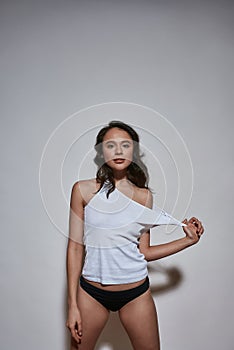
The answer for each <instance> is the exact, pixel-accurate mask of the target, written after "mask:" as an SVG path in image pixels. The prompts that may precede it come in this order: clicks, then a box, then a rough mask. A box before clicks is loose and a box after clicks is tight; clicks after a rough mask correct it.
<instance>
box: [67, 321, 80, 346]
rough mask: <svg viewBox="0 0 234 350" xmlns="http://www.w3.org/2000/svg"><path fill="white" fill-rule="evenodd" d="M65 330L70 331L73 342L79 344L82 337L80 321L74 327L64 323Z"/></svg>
mask: <svg viewBox="0 0 234 350" xmlns="http://www.w3.org/2000/svg"><path fill="white" fill-rule="evenodd" d="M66 326H67V328H68V329H69V330H70V332H71V335H72V337H73V338H74V339H75V341H76V342H77V343H78V344H80V343H81V337H82V325H81V321H77V322H76V323H75V324H74V325H69V324H68V323H66Z"/></svg>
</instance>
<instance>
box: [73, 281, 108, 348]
mask: <svg viewBox="0 0 234 350" xmlns="http://www.w3.org/2000/svg"><path fill="white" fill-rule="evenodd" d="M78 308H79V310H80V313H81V319H82V334H83V335H82V338H81V344H77V342H76V341H75V340H73V338H71V348H70V350H77V349H79V350H93V349H94V347H95V344H96V342H97V339H98V337H99V335H100V334H101V332H102V330H103V328H104V327H105V324H106V322H107V321H108V318H109V311H108V310H107V309H106V308H104V307H103V306H102V305H101V304H100V303H99V302H98V301H96V300H95V299H94V298H93V297H91V296H90V295H89V294H88V293H86V292H85V291H84V290H83V289H82V288H81V287H80V286H79V289H78Z"/></svg>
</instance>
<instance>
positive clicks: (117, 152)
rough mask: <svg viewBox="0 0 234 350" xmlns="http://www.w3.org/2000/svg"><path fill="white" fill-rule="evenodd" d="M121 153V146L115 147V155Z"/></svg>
mask: <svg viewBox="0 0 234 350" xmlns="http://www.w3.org/2000/svg"><path fill="white" fill-rule="evenodd" d="M122 153H123V151H122V148H121V145H118V144H117V145H116V148H115V154H122Z"/></svg>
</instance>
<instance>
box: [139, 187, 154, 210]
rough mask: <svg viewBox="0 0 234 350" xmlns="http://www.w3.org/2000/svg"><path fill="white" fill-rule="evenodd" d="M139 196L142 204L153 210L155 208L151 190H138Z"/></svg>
mask: <svg viewBox="0 0 234 350" xmlns="http://www.w3.org/2000/svg"><path fill="white" fill-rule="evenodd" d="M137 192H138V196H139V199H140V202H141V204H143V205H145V206H146V207H149V208H152V206H153V195H152V192H151V191H150V189H149V188H140V187H138V188H137Z"/></svg>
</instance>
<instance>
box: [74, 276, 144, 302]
mask: <svg viewBox="0 0 234 350" xmlns="http://www.w3.org/2000/svg"><path fill="white" fill-rule="evenodd" d="M80 285H81V287H83V288H85V287H87V286H88V287H89V290H90V291H93V292H96V293H98V292H100V293H102V295H103V294H106V295H108V296H110V295H112V296H114V295H117V294H118V296H120V295H122V296H123V297H124V295H129V293H131V292H132V293H136V292H137V291H141V290H142V288H143V289H144V290H146V289H148V288H149V277H148V276H147V277H146V278H145V281H144V282H143V283H142V284H140V285H139V286H136V287H133V288H130V289H124V290H118V291H112V290H104V289H101V288H98V287H96V286H94V285H92V284H91V283H89V282H88V281H86V280H85V279H84V277H83V276H82V275H81V276H80Z"/></svg>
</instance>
